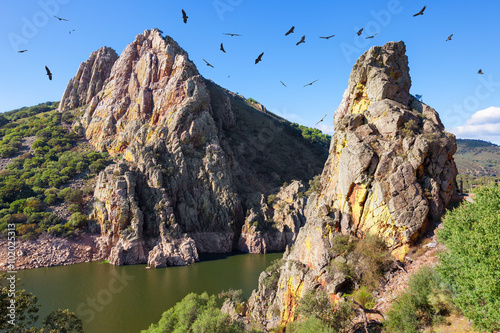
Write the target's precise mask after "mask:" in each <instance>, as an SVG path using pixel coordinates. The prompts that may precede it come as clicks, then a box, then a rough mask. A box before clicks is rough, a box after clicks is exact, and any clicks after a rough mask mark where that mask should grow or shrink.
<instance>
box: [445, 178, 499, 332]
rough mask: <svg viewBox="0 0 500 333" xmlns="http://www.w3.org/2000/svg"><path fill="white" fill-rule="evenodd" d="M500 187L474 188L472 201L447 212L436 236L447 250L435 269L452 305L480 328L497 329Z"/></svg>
mask: <svg viewBox="0 0 500 333" xmlns="http://www.w3.org/2000/svg"><path fill="white" fill-rule="evenodd" d="M499 230H500V187H498V186H489V187H485V188H481V189H478V190H477V191H476V198H475V203H474V204H471V203H465V204H463V205H461V206H460V207H459V208H457V209H455V210H453V211H451V212H449V213H448V214H447V215H446V217H445V219H444V228H443V229H441V230H440V231H439V233H438V236H439V239H440V240H441V241H442V242H443V243H444V244H445V245H446V248H447V250H448V251H446V252H443V253H442V254H441V255H440V259H441V263H440V265H439V266H438V271H439V273H440V274H441V276H442V279H443V281H444V282H445V283H448V284H449V285H450V286H451V289H452V292H453V295H454V299H453V301H454V303H455V305H456V306H457V307H458V308H459V309H460V310H461V311H462V312H463V314H464V315H465V316H466V317H467V318H469V319H472V320H473V322H474V325H475V326H476V327H477V328H478V329H481V330H487V331H495V330H500V283H499V276H500V275H499V272H500V232H499Z"/></svg>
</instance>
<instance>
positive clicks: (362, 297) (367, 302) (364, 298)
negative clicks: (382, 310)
mask: <svg viewBox="0 0 500 333" xmlns="http://www.w3.org/2000/svg"><path fill="white" fill-rule="evenodd" d="M352 298H353V299H354V300H355V301H356V302H358V303H359V304H361V305H362V306H364V307H365V308H367V309H371V308H373V307H374V306H375V304H376V302H375V299H374V298H373V296H372V294H371V293H370V291H369V290H368V289H367V288H366V287H365V286H361V287H360V288H359V289H358V290H355V291H354V292H353V293H352Z"/></svg>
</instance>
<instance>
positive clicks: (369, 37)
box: [366, 32, 378, 39]
mask: <svg viewBox="0 0 500 333" xmlns="http://www.w3.org/2000/svg"><path fill="white" fill-rule="evenodd" d="M377 35H378V32H377V33H376V34H375V35H371V36H368V37H366V39H371V38H373V37H375V36H377Z"/></svg>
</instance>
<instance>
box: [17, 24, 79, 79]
mask: <svg viewBox="0 0 500 333" xmlns="http://www.w3.org/2000/svg"><path fill="white" fill-rule="evenodd" d="M53 16H54V17H55V18H56V19H58V20H59V21H69V20H67V19H65V18H62V17H59V16H55V15H53ZM74 31H75V29H72V30H70V31H69V33H70V34H71V33H72V32H74ZM26 51H28V50H19V51H17V53H24V52H26ZM45 72H46V75H47V76H48V78H49V80H52V72H51V71H50V69H49V68H48V67H47V66H45Z"/></svg>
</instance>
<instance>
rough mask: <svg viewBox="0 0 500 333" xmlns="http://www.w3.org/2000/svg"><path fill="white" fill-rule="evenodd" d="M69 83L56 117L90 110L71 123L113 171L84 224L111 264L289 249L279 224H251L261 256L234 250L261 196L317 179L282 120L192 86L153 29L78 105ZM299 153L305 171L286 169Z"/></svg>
mask: <svg viewBox="0 0 500 333" xmlns="http://www.w3.org/2000/svg"><path fill="white" fill-rule="evenodd" d="M108 53H109V52H108ZM99 54H100V53H99V52H98V55H99ZM101 54H102V53H101ZM93 56H94V54H92V55H91V59H92V58H93ZM91 59H89V61H87V64H88V63H93V64H94V66H97V65H98V64H100V63H102V62H103V61H100V60H99V59H94V60H91ZM82 66H83V65H82ZM89 71H91V72H93V71H94V67H92V68H91V69H89ZM78 73H80V70H79V72H78ZM78 73H77V75H78ZM76 80H77V78H75V79H73V80H72V81H70V83H69V84H68V88H67V89H66V92H65V94H64V96H63V100H62V101H61V105H63V106H62V107H61V110H67V109H69V108H72V107H74V106H76V107H78V106H81V105H83V104H84V102H87V104H86V105H84V106H83V107H82V110H84V114H83V116H82V117H81V119H79V120H78V123H79V124H80V125H81V126H82V127H83V128H84V130H85V135H86V137H87V139H88V140H89V142H90V143H91V144H92V145H93V146H94V147H96V148H97V149H98V150H100V151H107V152H109V153H110V154H111V155H114V156H115V157H116V159H118V160H119V163H117V164H115V165H110V166H108V167H107V168H106V169H105V170H104V171H102V172H101V174H100V175H99V177H98V181H97V185H96V189H95V194H94V197H95V203H94V210H93V213H92V217H93V218H94V219H95V220H96V221H97V223H98V225H99V228H100V231H101V233H102V234H103V235H105V236H107V239H108V242H107V249H106V251H108V253H109V260H110V262H111V263H113V264H118V265H121V264H135V263H148V264H149V265H151V266H155V267H160V266H166V265H182V264H189V263H192V262H194V261H196V260H198V253H199V252H229V251H232V250H233V249H236V248H241V249H243V250H247V251H251V252H265V251H268V250H284V247H285V246H286V244H287V242H286V241H282V239H283V238H284V239H293V238H294V237H295V236H294V235H292V236H290V235H288V236H282V237H281V236H278V235H275V234H276V233H278V234H282V233H283V232H284V231H285V228H283V227H280V225H281V224H283V223H284V222H283V223H281V222H280V221H278V223H270V221H267V220H266V219H265V218H263V217H259V218H260V219H261V220H263V226H262V230H263V233H264V234H266V233H269V234H273V235H274V236H273V237H264V238H265V240H264V241H263V244H264V245H263V246H246V245H245V242H244V241H243V242H240V234H241V230H242V229H244V230H247V229H249V226H248V225H246V226H245V221H247V223H248V224H249V223H251V222H252V219H248V218H247V215H251V211H252V209H253V208H254V207H255V208H254V210H258V209H259V207H260V206H261V199H260V198H261V196H262V195H267V194H269V193H272V192H273V191H277V189H278V187H279V185H280V184H282V183H283V182H284V181H285V180H292V179H308V178H311V177H312V176H313V175H314V174H317V173H319V172H320V171H321V166H322V163H323V162H324V159H323V157H322V152H321V151H318V150H315V149H313V147H312V146H311V145H310V144H308V143H307V142H306V141H305V140H303V139H302V138H300V137H297V136H296V133H295V132H293V131H291V130H290V126H289V125H287V123H286V121H284V120H283V119H279V117H276V116H274V115H272V114H270V113H268V112H267V111H266V110H261V111H258V110H256V109H255V108H253V107H251V105H249V104H248V103H246V101H245V100H243V99H242V98H240V97H238V96H235V95H234V94H231V93H229V92H227V91H225V90H224V89H222V88H220V87H218V86H217V85H215V84H214V83H212V82H210V81H207V80H205V79H204V78H203V77H201V76H200V75H199V73H198V71H197V69H196V67H195V65H194V64H193V63H192V62H191V61H190V60H189V58H188V55H187V53H186V52H185V51H184V50H182V49H181V48H180V47H179V46H178V44H177V43H176V42H175V41H173V40H172V39H171V38H170V37H162V36H161V34H160V32H159V31H158V30H156V29H154V30H151V31H145V32H144V33H143V34H141V35H138V36H137V37H136V38H135V40H134V42H133V43H131V44H129V45H128V46H127V47H126V48H125V50H124V51H123V53H122V54H121V55H120V57H119V58H118V59H117V60H116V61H115V62H114V64H113V66H112V68H111V70H110V71H109V75H108V76H106V75H105V73H102V74H101V81H100V82H101V83H102V89H100V90H99V91H97V90H95V89H94V90H88V92H87V94H86V95H85V99H83V96H80V95H79V94H76V96H77V97H78V98H74V97H72V96H74V95H75V93H74V91H75V88H74V82H75V81H76ZM95 86H98V85H97V84H96V85H95ZM90 91H92V93H90ZM80 97H81V98H80ZM76 101H78V102H76ZM296 151H303V152H304V154H303V159H300V160H297V162H296V163H295V164H293V163H291V161H293V160H294V159H295V156H294V155H293V152H296ZM259 161H263V163H260V162H259ZM259 214H263V213H262V212H260V213H259ZM259 216H260V215H259ZM280 228H281V229H280ZM286 231H287V232H288V231H289V229H286ZM295 234H296V232H295ZM287 237H288V238H287ZM275 239H277V240H275ZM288 243H289V242H288ZM238 244H241V245H238Z"/></svg>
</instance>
